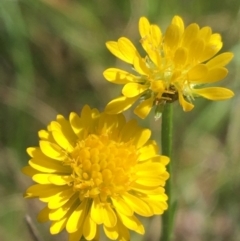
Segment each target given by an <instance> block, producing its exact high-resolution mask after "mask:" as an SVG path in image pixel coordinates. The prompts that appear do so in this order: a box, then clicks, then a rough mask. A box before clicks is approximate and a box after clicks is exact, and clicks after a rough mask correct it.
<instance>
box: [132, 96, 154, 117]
mask: <svg viewBox="0 0 240 241" xmlns="http://www.w3.org/2000/svg"><path fill="white" fill-rule="evenodd" d="M153 101H154V98H153V97H150V98H148V99H146V100H144V101H142V102H141V103H140V104H139V105H138V106H137V107H136V108H135V109H134V114H136V115H137V116H138V117H140V118H142V119H144V118H145V117H146V116H147V115H148V114H149V113H150V111H151V109H152V106H153Z"/></svg>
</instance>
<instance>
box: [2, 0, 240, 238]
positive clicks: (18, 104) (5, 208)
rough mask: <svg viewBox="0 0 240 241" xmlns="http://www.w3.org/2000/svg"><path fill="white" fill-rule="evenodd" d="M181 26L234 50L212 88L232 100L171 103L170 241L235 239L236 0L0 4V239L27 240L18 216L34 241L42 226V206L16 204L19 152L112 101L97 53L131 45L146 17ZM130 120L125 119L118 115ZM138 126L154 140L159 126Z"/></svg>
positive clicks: (22, 160)
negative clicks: (174, 206)
mask: <svg viewBox="0 0 240 241" xmlns="http://www.w3.org/2000/svg"><path fill="white" fill-rule="evenodd" d="M176 14H178V15H180V16H182V17H183V18H184V21H185V23H186V24H189V23H192V22H197V23H198V24H199V25H200V26H201V27H203V26H205V25H209V26H211V27H212V29H213V31H214V32H219V33H221V35H222V37H223V41H224V47H223V49H222V52H223V51H232V52H234V55H235V57H234V60H233V61H232V62H231V64H230V65H229V66H228V69H229V75H228V77H227V78H226V79H225V80H224V81H223V82H221V83H219V85H221V86H226V87H228V88H231V89H232V90H234V92H235V97H234V98H233V99H232V100H229V101H224V102H221V101H219V102H209V101H205V100H203V99H198V100H196V102H195V108H194V110H193V111H192V112H190V113H184V112H183V111H182V110H181V108H179V104H178V103H175V104H174V158H173V160H172V161H173V163H174V176H173V177H172V178H173V182H174V197H175V199H176V200H178V212H177V215H176V223H175V231H174V241H203V240H204V241H238V240H240V168H239V167H240V160H239V159H240V158H239V156H240V124H239V123H240V111H239V110H240V95H239V89H240V81H239V78H240V41H239V39H240V27H239V26H240V2H239V0H221V1H219V0H211V1H203V0H162V1H160V0H159V1H157V0H147V1H144V0H121V1H116V0H115V1H114V0H95V1H93V0H92V1H89V0H81V1H80V0H78V1H77V0H21V1H17V0H0V240H1V241H12V240H19V241H30V240H33V238H32V237H31V235H30V234H29V231H28V229H27V225H26V223H25V221H24V217H25V215H26V214H29V215H30V216H31V217H32V224H33V225H34V226H35V228H36V229H37V231H38V233H39V236H40V237H41V238H42V240H46V241H48V240H49V241H50V240H51V241H52V240H53V241H54V240H55V241H56V240H58V241H63V240H67V238H66V234H65V233H62V234H60V235H57V236H51V235H50V234H49V231H48V224H46V225H45V224H44V225H42V224H38V223H37V222H36V214H37V213H38V211H39V210H40V209H41V208H42V204H41V203H40V202H39V201H37V200H24V199H23V197H22V193H23V192H24V190H25V189H26V188H27V187H28V186H29V185H30V183H31V181H30V180H29V179H28V178H27V177H25V176H23V175H22V174H21V172H20V169H21V168H22V167H23V166H25V165H26V164H27V161H28V159H29V158H28V156H27V155H26V151H25V150H26V148H27V147H29V146H36V145H38V138H37V132H38V130H40V129H42V128H45V126H46V125H47V123H48V122H50V121H51V120H53V119H54V118H55V116H56V114H57V113H61V114H63V115H65V116H66V117H67V116H68V115H69V113H70V112H71V111H76V112H79V111H80V110H81V108H82V106H83V105H84V104H86V103H88V104H89V105H90V106H91V107H97V108H99V109H100V110H103V108H104V106H105V105H106V103H107V102H108V101H109V100H110V99H111V98H113V97H116V96H117V95H118V94H119V93H120V87H119V86H116V85H112V84H110V83H108V82H107V81H105V80H104V78H103V76H102V72H103V71H104V69H106V68H109V67H113V66H119V67H123V66H125V65H123V63H122V62H121V61H118V60H116V58H115V57H114V56H112V55H111V54H110V53H109V51H108V50H107V49H106V47H105V42H106V41H108V40H116V39H117V38H118V37H120V36H127V37H128V38H130V39H132V40H133V41H135V42H138V40H139V34H138V28H137V26H138V19H139V17H140V16H147V17H148V18H149V19H150V21H151V22H155V23H157V24H159V25H160V26H161V28H162V29H163V30H165V28H166V26H167V25H168V24H169V22H170V21H171V18H172V17H173V16H174V15H176ZM126 115H127V117H128V118H130V117H131V113H130V112H127V113H126ZM139 122H140V123H141V124H142V125H144V126H146V127H149V128H151V129H152V130H153V137H154V138H156V139H158V140H159V139H160V121H158V122H155V121H154V119H153V116H151V117H150V118H147V119H146V120H144V121H140V120H139ZM144 222H145V225H146V235H145V236H144V237H141V236H137V235H134V234H133V235H132V237H133V238H132V240H149V241H155V240H158V236H159V232H160V231H159V226H158V225H159V217H154V218H151V219H148V220H145V221H144Z"/></svg>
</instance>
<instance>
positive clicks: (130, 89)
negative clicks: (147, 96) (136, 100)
mask: <svg viewBox="0 0 240 241" xmlns="http://www.w3.org/2000/svg"><path fill="white" fill-rule="evenodd" d="M147 89H148V86H147V85H142V84H138V83H128V84H126V85H124V87H123V89H122V94H123V95H124V96H126V97H128V98H132V97H135V96H137V95H140V94H142V93H143V92H144V91H145V90H147Z"/></svg>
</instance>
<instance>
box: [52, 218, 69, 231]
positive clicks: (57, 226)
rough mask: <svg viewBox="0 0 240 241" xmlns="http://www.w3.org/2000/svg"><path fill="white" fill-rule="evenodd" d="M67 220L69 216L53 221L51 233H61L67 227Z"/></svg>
mask: <svg viewBox="0 0 240 241" xmlns="http://www.w3.org/2000/svg"><path fill="white" fill-rule="evenodd" d="M66 222H67V217H65V218H63V219H60V220H57V221H53V222H52V223H51V226H50V233H51V234H53V235H54V234H58V233H60V232H61V231H62V230H63V229H64V228H65V225H66Z"/></svg>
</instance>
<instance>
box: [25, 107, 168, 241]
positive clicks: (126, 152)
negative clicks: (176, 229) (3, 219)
mask: <svg viewBox="0 0 240 241" xmlns="http://www.w3.org/2000/svg"><path fill="white" fill-rule="evenodd" d="M150 135H151V131H150V130H149V129H145V128H142V127H140V126H139V125H138V124H137V122H136V120H130V121H128V122H127V121H126V120H125V118H124V116H123V115H122V114H118V115H108V114H106V113H105V112H102V113H100V112H99V111H98V110H97V109H91V108H90V107H89V106H87V105H86V106H84V108H83V109H82V111H81V114H80V116H79V115H78V114H76V113H71V114H70V116H69V120H67V119H65V118H64V117H63V116H61V115H58V116H57V119H56V120H55V121H52V122H51V123H50V124H49V125H48V127H47V130H41V131H39V138H40V141H39V147H30V148H28V149H27V152H28V154H29V156H30V157H31V159H30V161H29V163H28V164H29V165H28V166H26V167H24V168H23V173H24V174H26V175H28V176H30V177H31V178H32V180H33V181H34V182H36V184H34V185H32V186H30V187H29V188H28V189H27V190H26V193H25V197H26V198H39V200H40V201H41V202H44V203H46V207H45V208H44V209H43V210H42V211H41V212H40V213H39V215H38V221H39V222H46V221H51V226H50V232H51V234H57V233H59V232H61V231H62V230H63V229H66V231H67V232H68V233H69V241H79V240H80V239H81V237H83V238H84V239H86V240H99V228H100V227H102V228H103V230H104V233H105V234H106V236H107V237H108V238H109V239H111V240H121V241H127V240H130V236H129V230H133V231H135V232H137V233H139V234H143V233H144V227H143V225H142V223H141V222H140V221H139V219H138V218H137V217H136V214H138V215H141V216H144V217H150V216H152V215H156V214H162V213H163V212H164V211H165V210H166V209H167V195H166V194H165V190H164V186H165V182H166V180H167V179H168V177H169V174H168V172H167V171H166V165H167V164H168V162H169V158H168V157H166V156H161V155H159V150H158V146H157V144H156V142H155V141H153V140H150Z"/></svg>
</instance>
